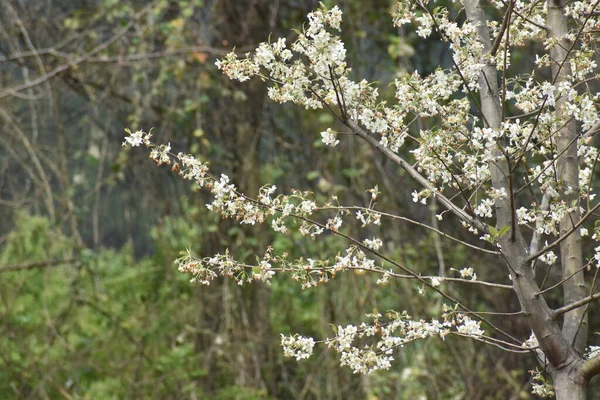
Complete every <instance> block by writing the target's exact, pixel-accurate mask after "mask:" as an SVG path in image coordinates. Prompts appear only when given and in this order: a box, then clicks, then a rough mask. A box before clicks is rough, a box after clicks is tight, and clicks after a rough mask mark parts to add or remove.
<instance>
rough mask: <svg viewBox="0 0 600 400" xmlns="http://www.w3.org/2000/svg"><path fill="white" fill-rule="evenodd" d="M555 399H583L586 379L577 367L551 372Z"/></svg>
mask: <svg viewBox="0 0 600 400" xmlns="http://www.w3.org/2000/svg"><path fill="white" fill-rule="evenodd" d="M552 379H553V381H554V391H555V393H556V400H585V398H586V391H587V381H586V380H585V378H584V377H583V376H582V374H581V371H580V370H579V369H566V370H561V371H560V372H557V373H555V374H553V377H552Z"/></svg>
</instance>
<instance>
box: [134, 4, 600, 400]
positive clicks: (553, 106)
mask: <svg viewBox="0 0 600 400" xmlns="http://www.w3.org/2000/svg"><path fill="white" fill-rule="evenodd" d="M444 4H445V3H444ZM599 11H600V10H598V2H597V1H587V0H586V1H579V2H570V3H567V2H564V1H562V0H548V2H547V3H544V2H533V3H531V4H527V3H523V2H516V1H513V0H509V1H507V2H504V1H494V2H492V3H491V4H489V5H484V4H482V2H480V1H479V0H465V1H464V2H463V3H462V4H450V5H443V4H440V5H436V6H435V7H434V5H433V4H430V3H422V2H419V1H416V2H407V1H402V2H398V3H397V5H396V8H395V10H394V11H393V18H394V23H395V24H396V25H397V26H402V25H406V24H414V25H415V26H416V31H415V32H416V34H417V35H418V36H420V37H423V38H426V37H429V36H431V35H437V36H438V38H439V40H441V41H442V43H443V44H444V46H445V48H446V49H447V51H448V52H449V54H450V55H451V65H449V66H448V67H447V68H443V66H442V65H441V66H440V67H439V68H438V69H437V70H436V71H435V72H434V73H432V74H430V75H427V76H422V75H420V74H419V73H418V72H417V71H414V72H413V73H403V74H399V76H398V78H397V79H395V81H394V85H395V88H396V99H397V103H396V104H394V105H392V106H390V105H389V104H387V103H386V102H385V101H382V100H381V99H380V96H379V93H378V89H377V88H376V87H375V85H374V84H373V83H369V82H367V81H365V80H362V81H355V80H353V79H352V72H351V69H350V68H349V66H348V65H347V64H346V62H345V48H344V44H343V43H342V41H341V40H340V39H339V37H338V36H337V33H336V32H337V31H339V30H340V27H341V22H342V13H341V11H340V10H339V8H337V7H333V8H331V9H327V8H325V6H323V7H322V8H321V9H319V10H318V11H315V12H313V13H311V14H309V15H308V25H307V27H305V28H304V29H303V30H302V31H298V32H297V37H296V39H295V41H294V42H293V43H292V44H291V45H289V46H288V44H287V43H286V40H285V39H278V40H274V41H273V42H268V43H262V44H261V45H259V46H258V48H257V49H256V51H255V52H254V53H253V54H250V53H248V54H246V55H245V56H242V57H240V56H239V55H237V54H236V53H230V54H229V55H227V56H226V57H225V58H224V59H223V60H220V61H218V62H217V66H218V67H219V68H220V69H221V70H223V72H224V73H225V74H226V75H227V76H229V77H230V78H232V79H236V80H239V81H240V82H243V81H246V80H249V79H250V78H252V77H255V76H256V77H258V78H260V79H262V80H263V81H266V82H269V83H270V86H269V88H268V93H269V96H270V98H271V99H272V100H274V101H275V102H280V103H284V102H293V103H295V104H297V105H300V106H303V107H305V108H307V109H326V110H329V112H331V114H332V115H334V116H335V117H336V118H337V120H338V121H339V126H340V127H341V128H337V129H336V130H334V129H332V128H330V129H327V130H326V131H324V132H321V138H322V141H323V143H324V144H325V145H328V146H331V147H335V146H337V145H338V144H339V142H340V140H344V137H345V136H346V135H353V136H356V137H358V138H360V139H362V140H363V141H364V142H366V143H367V144H368V145H370V146H371V147H372V148H373V149H376V150H377V151H379V152H380V153H381V155H382V156H383V157H386V158H387V159H389V160H391V161H392V162H394V163H395V164H397V165H398V166H399V167H400V168H401V169H403V170H404V171H405V174H404V175H403V176H405V177H408V178H410V180H411V183H410V184H414V185H418V186H419V190H415V191H414V192H413V199H414V201H415V202H418V203H423V204H426V203H427V201H434V200H435V201H436V202H437V203H438V204H439V205H440V206H441V207H443V209H444V210H443V211H442V212H441V213H440V214H438V215H437V218H438V219H439V220H443V219H445V220H446V221H450V222H454V223H460V224H462V225H463V226H464V227H465V228H466V229H467V230H468V231H470V232H471V233H472V234H473V235H474V236H475V237H476V238H478V239H480V242H479V243H478V244H477V245H474V244H472V243H470V242H467V241H463V240H460V239H458V238H455V237H452V236H450V234H449V233H447V232H444V231H442V230H438V229H437V228H434V227H429V229H431V230H434V231H435V232H436V233H438V234H440V235H442V236H443V237H446V238H450V239H453V240H455V241H457V242H458V243H460V244H462V245H465V246H467V248H468V250H469V251H483V252H485V253H488V254H490V255H491V256H493V258H490V263H489V265H487V266H475V268H473V267H468V268H464V269H461V270H460V271H457V272H458V273H459V275H460V276H457V277H444V276H425V275H422V274H421V273H420V272H419V271H417V270H414V269H411V268H409V267H407V266H406V265H403V264H402V263H400V262H398V261H397V260H395V259H393V257H391V256H389V255H387V254H386V248H387V246H386V245H385V244H384V242H385V240H386V237H385V231H384V228H385V226H386V225H388V224H392V223H393V222H394V221H396V220H401V221H408V222H410V221H411V219H410V217H408V216H397V215H391V214H389V213H386V212H385V211H384V210H379V209H377V200H378V199H379V198H380V197H381V196H382V195H383V196H393V195H394V194H393V193H381V192H380V190H379V188H378V187H377V186H375V187H373V188H370V189H369V190H368V192H369V193H370V202H369V203H368V205H366V206H359V205H351V206H346V205H343V204H342V203H341V202H340V201H339V199H338V198H337V197H332V198H331V200H330V201H329V202H326V203H324V204H317V203H316V202H315V201H314V200H313V197H312V194H311V193H310V192H304V191H294V192H292V193H291V194H279V195H275V193H276V190H277V189H276V187H275V186H272V185H266V186H263V187H262V188H260V189H259V191H258V193H248V194H243V193H241V192H240V191H239V190H238V189H237V188H236V186H235V185H234V184H232V183H231V182H230V180H229V178H228V177H227V176H225V175H221V176H220V177H217V176H214V175H211V173H210V172H209V169H208V166H207V164H205V163H202V162H201V161H199V160H197V159H195V158H194V157H192V156H190V155H186V154H183V153H177V154H174V153H171V148H170V145H155V144H153V143H152V142H151V136H152V135H151V133H146V132H144V131H136V132H130V131H129V132H128V133H129V134H128V136H126V138H125V142H124V145H131V146H138V145H141V144H145V145H146V146H148V147H150V148H151V153H150V156H151V158H152V159H154V160H155V161H156V162H157V163H158V164H159V165H160V164H168V165H171V168H172V170H173V171H177V172H178V173H179V174H180V175H181V176H182V177H183V178H185V179H189V180H192V181H194V182H195V183H196V184H197V185H198V186H199V187H202V188H205V189H206V190H208V191H210V192H211V193H212V195H213V200H212V203H210V204H209V205H208V206H207V207H208V208H209V209H210V210H211V211H213V212H216V213H218V214H220V215H221V216H223V217H224V218H235V219H237V220H238V221H240V223H242V224H251V225H254V224H256V223H265V222H267V223H269V224H270V225H271V227H272V228H273V230H274V231H276V232H279V233H280V234H286V233H288V232H290V231H291V230H296V229H297V230H299V232H301V233H302V234H303V235H306V236H310V237H313V238H316V237H319V236H321V235H331V234H333V235H338V236H340V237H343V238H344V239H346V240H347V241H348V243H349V247H348V249H347V250H346V253H345V254H344V253H342V254H337V255H328V254H323V255H318V256H319V258H318V259H317V258H316V257H315V256H314V255H310V256H308V255H307V256H306V257H301V258H298V259H289V258H288V257H287V256H286V254H276V253H275V252H274V251H273V249H272V248H271V247H267V248H266V249H265V253H264V255H263V256H262V257H259V258H257V263H256V264H255V265H249V264H247V263H242V262H238V261H236V260H235V257H234V256H232V255H231V254H229V252H224V253H223V254H217V255H214V256H208V257H203V258H198V257H195V256H194V255H192V254H191V253H190V252H187V253H186V254H185V255H184V256H183V257H181V258H180V259H178V260H177V264H178V266H179V270H180V271H182V272H186V273H190V274H191V275H192V276H193V279H192V280H193V281H196V282H200V283H202V284H209V283H210V282H211V281H212V280H213V279H214V278H215V277H217V276H218V275H223V276H228V277H231V278H233V279H235V281H236V282H238V283H239V284H246V283H250V282H252V281H262V282H265V283H267V284H268V283H269V282H270V280H271V279H272V277H273V276H274V275H275V274H289V275H291V277H292V279H294V280H297V281H299V282H300V283H301V285H302V287H304V288H309V287H312V286H317V285H319V284H323V283H326V282H328V281H329V280H330V279H332V278H334V277H335V276H336V275H337V274H339V273H341V272H343V271H347V270H361V271H368V272H370V273H373V274H378V275H380V279H379V280H378V283H380V284H385V283H386V282H387V281H388V280H389V279H408V280H413V281H415V282H417V283H418V285H419V286H420V287H419V292H421V293H424V292H425V291H433V292H436V293H437V294H438V295H439V296H440V298H441V299H443V301H444V303H445V304H444V306H443V314H441V315H440V316H437V318H433V319H431V320H425V319H421V320H418V321H417V320H416V319H413V318H412V317H411V316H410V315H408V313H407V312H405V311H402V310H394V311H388V312H386V313H384V314H383V315H382V314H381V313H379V312H378V311H374V312H372V313H370V314H367V317H368V318H369V322H368V323H366V322H363V323H361V324H360V325H357V326H355V325H348V326H345V327H343V326H338V327H337V328H336V329H334V331H335V334H334V335H333V336H332V337H331V338H328V339H324V340H321V341H317V342H316V341H315V340H314V339H313V338H310V337H303V336H300V335H292V336H282V346H283V349H284V352H285V354H286V355H288V356H291V357H295V358H296V359H298V360H299V359H303V358H306V357H309V356H310V354H311V353H312V350H313V347H314V346H315V344H317V343H321V344H326V345H327V346H328V347H330V348H332V349H333V350H335V351H336V352H338V353H339V355H340V360H341V364H342V365H347V366H349V367H350V368H352V369H353V370H354V372H357V373H370V372H373V371H376V370H378V369H387V368H389V367H390V365H391V362H392V360H393V353H394V350H395V349H397V348H399V347H401V346H404V345H405V344H408V343H410V342H412V341H414V340H417V339H424V338H427V337H431V336H440V337H441V338H444V337H445V336H447V335H457V336H464V337H468V338H471V339H475V340H478V341H482V342H485V343H489V344H492V345H495V346H499V347H501V348H503V349H505V350H507V351H513V352H522V353H528V354H532V355H534V357H535V358H536V359H537V360H538V362H539V364H540V366H541V368H542V370H544V371H545V372H546V373H547V374H549V376H550V377H551V381H552V383H551V384H550V383H549V382H547V381H546V379H545V378H544V375H543V374H542V372H541V371H539V370H536V371H534V372H533V379H534V382H535V383H534V384H533V392H534V393H535V394H538V395H541V396H548V397H549V396H553V395H554V393H555V394H556V397H557V398H558V399H567V398H568V399H584V398H585V397H586V389H587V386H588V383H589V381H590V379H591V378H592V377H594V376H595V375H596V374H598V373H599V372H600V356H598V354H596V353H597V351H596V348H595V347H593V346H592V347H590V348H589V349H588V348H587V347H586V346H588V331H589V326H588V314H589V311H590V307H591V305H592V303H593V302H594V301H595V300H597V299H598V298H599V297H600V294H598V293H596V289H597V287H598V282H597V274H598V267H600V246H598V247H596V245H595V244H594V243H595V242H596V241H598V240H600V228H598V227H597V223H596V221H597V215H596V214H595V212H596V210H597V209H598V207H600V205H598V204H596V205H594V204H593V199H594V197H595V192H594V191H595V189H596V188H595V187H594V186H595V185H594V180H593V175H594V170H595V166H596V163H597V160H598V157H599V153H598V149H597V148H596V147H594V145H593V142H594V140H595V134H596V133H597V131H598V130H600V117H598V113H597V106H596V103H595V102H596V101H597V100H598V96H597V95H596V94H595V88H596V87H597V86H596V85H597V83H596V78H597V63H596V61H595V57H596V56H595V54H596V46H597V41H598V39H597V29H598V26H599V24H600V19H599V15H600V12H599ZM529 49H533V50H535V54H534V52H530V51H529ZM527 53H530V54H527ZM517 56H519V57H517ZM518 58H521V60H519V59H518ZM523 58H524V59H523ZM403 184H406V183H404V182H403ZM406 185H407V186H408V184H406ZM351 220H357V221H358V222H359V224H360V225H361V227H363V228H369V229H371V228H374V227H375V228H377V227H378V226H381V228H380V229H381V231H382V233H381V234H380V235H379V236H377V237H372V238H364V239H362V240H361V239H360V238H359V236H358V235H357V234H351V233H349V232H348V231H347V230H346V229H345V227H347V226H348V225H349V224H351V223H352V222H351ZM413 222H414V221H413ZM590 230H591V231H592V232H590ZM590 233H591V238H590V239H585V240H586V241H585V242H584V239H583V238H584V237H587V236H590ZM363 236H364V234H363ZM584 250H585V251H586V254H587V255H586V256H585V258H584V254H583V252H584ZM556 254H558V256H557V255H556ZM313 257H315V258H313ZM495 264H497V265H500V264H503V265H504V268H506V272H507V275H508V276H507V277H506V278H505V281H504V282H501V281H488V280H480V279H478V277H477V273H478V274H479V275H480V277H481V276H483V278H484V279H485V278H486V277H488V276H494V274H493V273H492V270H493V266H494V265H495ZM556 270H559V272H558V273H555V271H556ZM592 270H593V273H592V272H591V271H592ZM588 271H590V272H589V273H587V274H586V272H588ZM586 275H587V276H586ZM505 276H506V275H505ZM458 283H469V284H473V285H481V286H484V287H489V288H494V289H498V290H505V291H507V290H510V291H511V293H512V295H513V296H516V297H517V298H518V301H519V304H520V307H521V309H520V310H517V312H516V313H510V312H507V311H506V310H487V311H481V312H476V311H474V310H472V309H471V308H470V307H469V306H468V305H467V304H464V303H463V302H462V301H461V300H460V299H459V298H458V297H457V296H456V295H454V294H453V293H452V291H451V288H450V287H451V286H452V285H453V284H458ZM559 289H562V299H560V300H559V301H560V303H558V301H557V300H556V298H557V295H556V292H557V291H558V290H559ZM558 297H560V296H558ZM550 302H552V303H554V302H557V305H556V306H554V307H550V305H549V303H550ZM515 315H518V316H519V317H521V318H523V319H524V320H525V321H526V322H527V324H528V326H529V328H530V329H531V331H532V334H531V337H530V338H529V339H527V340H524V339H525V338H518V337H517V335H515V333H514V332H510V331H507V330H506V329H503V328H500V327H498V325H497V324H496V323H495V322H494V320H493V319H494V318H498V317H501V318H512V317H514V316H515Z"/></svg>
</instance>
